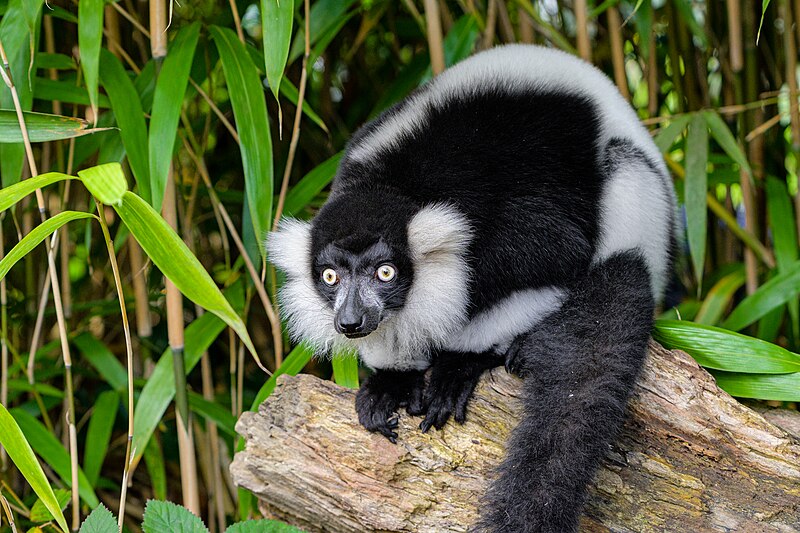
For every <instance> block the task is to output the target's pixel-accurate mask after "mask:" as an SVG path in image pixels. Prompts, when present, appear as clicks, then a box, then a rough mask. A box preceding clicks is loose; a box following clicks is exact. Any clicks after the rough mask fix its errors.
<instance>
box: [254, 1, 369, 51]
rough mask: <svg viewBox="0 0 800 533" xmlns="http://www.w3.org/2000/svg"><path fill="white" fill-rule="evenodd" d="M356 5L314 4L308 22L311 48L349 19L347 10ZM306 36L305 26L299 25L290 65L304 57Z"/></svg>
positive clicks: (331, 2) (336, 2) (323, 2)
mask: <svg viewBox="0 0 800 533" xmlns="http://www.w3.org/2000/svg"><path fill="white" fill-rule="evenodd" d="M354 3H355V0H317V1H316V2H313V5H312V6H311V15H310V19H311V20H309V21H308V24H309V28H310V31H309V34H310V36H311V39H310V42H311V46H314V44H315V43H316V42H317V40H319V39H320V38H321V37H322V36H324V35H326V34H327V33H328V32H330V31H331V30H332V29H333V28H335V27H336V26H338V25H340V24H341V22H342V20H343V19H346V18H349V17H348V13H347V10H348V9H350V6H352V5H353V4H354ZM265 35H266V33H265ZM305 35H306V32H305V25H304V24H300V25H298V28H297V33H296V35H295V38H294V41H293V42H292V48H291V50H290V51H289V63H292V62H294V60H295V59H297V58H298V57H300V56H301V55H303V50H304V49H305ZM265 42H266V39H265Z"/></svg>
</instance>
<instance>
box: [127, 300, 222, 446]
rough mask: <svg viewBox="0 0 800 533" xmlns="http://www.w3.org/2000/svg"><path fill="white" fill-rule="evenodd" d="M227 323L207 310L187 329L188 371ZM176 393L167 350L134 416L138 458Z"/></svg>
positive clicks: (140, 396) (185, 351)
mask: <svg viewBox="0 0 800 533" xmlns="http://www.w3.org/2000/svg"><path fill="white" fill-rule="evenodd" d="M224 329H225V324H224V323H223V322H222V321H221V320H220V319H219V318H217V317H216V316H214V315H212V314H211V313H206V314H204V315H203V316H201V317H199V318H198V319H196V320H195V321H194V322H192V323H191V324H189V326H188V327H187V328H186V334H185V336H186V344H185V346H184V349H183V355H184V358H185V364H186V372H187V373H189V372H191V370H192V369H193V368H194V366H195V365H196V364H197V362H198V361H199V360H200V357H202V355H203V352H205V351H206V350H208V347H209V346H211V343H212V342H214V339H216V338H217V337H218V336H219V334H220V333H222V330H224ZM174 396H175V377H174V374H173V364H172V350H170V349H167V350H166V351H165V352H164V353H163V355H162V356H161V357H160V358H159V360H158V363H156V367H155V369H154V370H153V373H152V374H151V375H150V378H149V379H148V380H147V383H146V384H145V386H144V388H143V389H142V392H141V394H140V395H139V400H138V401H137V402H136V411H135V414H134V416H133V427H134V429H133V444H132V447H133V449H135V450H136V455H135V461H138V460H139V459H140V458H141V456H142V453H143V452H144V449H145V447H146V446H147V443H148V441H149V440H150V437H151V436H152V435H153V431H154V430H155V428H156V426H157V425H158V424H159V422H160V421H161V417H162V416H163V415H164V412H165V411H166V410H167V407H169V404H170V402H172V398H173V397H174Z"/></svg>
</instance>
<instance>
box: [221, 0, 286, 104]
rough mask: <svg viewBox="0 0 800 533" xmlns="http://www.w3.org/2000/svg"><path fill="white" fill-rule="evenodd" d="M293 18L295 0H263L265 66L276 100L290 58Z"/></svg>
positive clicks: (262, 23)
mask: <svg viewBox="0 0 800 533" xmlns="http://www.w3.org/2000/svg"><path fill="white" fill-rule="evenodd" d="M293 18H294V0H261V28H262V32H263V35H264V66H265V68H266V73H267V82H269V88H270V90H271V91H272V94H273V95H274V96H275V100H278V91H279V90H280V86H281V79H282V78H283V70H284V69H285V68H286V61H287V59H288V58H289V44H290V43H291V40H292V20H293ZM226 77H227V74H226Z"/></svg>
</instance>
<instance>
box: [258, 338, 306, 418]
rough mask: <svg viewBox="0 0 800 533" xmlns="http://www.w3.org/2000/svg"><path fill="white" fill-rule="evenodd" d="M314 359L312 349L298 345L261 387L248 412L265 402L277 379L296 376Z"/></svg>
mask: <svg viewBox="0 0 800 533" xmlns="http://www.w3.org/2000/svg"><path fill="white" fill-rule="evenodd" d="M312 357H314V349H313V348H311V347H310V346H308V345H307V344H298V345H297V346H295V347H294V349H293V350H292V351H291V352H290V353H289V355H287V356H286V359H284V360H283V364H281V366H279V367H278V368H277V369H276V370H275V372H273V373H272V375H271V376H270V378H269V379H268V380H267V381H266V383H264V385H262V386H261V390H259V391H258V394H256V397H255V399H254V400H253V403H252V404H251V405H250V410H251V411H255V410H256V409H258V406H259V405H261V404H262V403H263V402H264V400H266V399H267V398H268V397H269V395H270V394H272V391H274V390H275V384H276V383H277V382H278V377H279V376H282V375H284V374H286V375H288V376H296V375H297V374H298V373H299V372H300V371H301V370H303V368H304V367H305V366H306V365H307V364H308V362H309V361H311V358H312Z"/></svg>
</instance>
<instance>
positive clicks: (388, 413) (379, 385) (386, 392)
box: [356, 370, 425, 443]
mask: <svg viewBox="0 0 800 533" xmlns="http://www.w3.org/2000/svg"><path fill="white" fill-rule="evenodd" d="M424 384H425V372H424V371H421V370H420V371H416V370H412V371H408V372H398V371H391V370H383V371H379V372H376V373H375V374H373V375H372V376H370V377H368V378H367V379H366V380H365V381H364V383H363V384H362V385H361V388H360V389H359V391H358V394H356V412H357V413H358V421H359V422H360V423H361V425H362V426H364V427H365V428H366V429H367V430H369V431H371V432H375V433H380V434H381V435H383V436H384V437H386V438H387V439H389V440H390V441H391V442H393V443H396V442H397V432H396V431H395V430H396V429H397V426H398V424H399V420H398V415H397V409H398V408H399V407H401V406H404V405H405V406H406V408H407V410H408V411H409V413H411V414H414V413H412V411H418V410H420V409H422V408H423V407H424V406H423V403H422V390H423V388H424ZM421 412H424V411H421ZM421 412H420V413H418V414H421Z"/></svg>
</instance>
